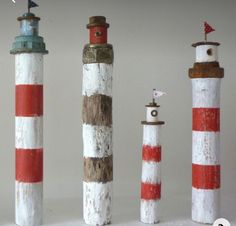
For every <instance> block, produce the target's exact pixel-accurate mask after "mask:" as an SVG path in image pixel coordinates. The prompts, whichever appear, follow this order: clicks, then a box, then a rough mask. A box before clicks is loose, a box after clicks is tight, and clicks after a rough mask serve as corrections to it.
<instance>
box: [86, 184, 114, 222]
mask: <svg viewBox="0 0 236 226" xmlns="http://www.w3.org/2000/svg"><path fill="white" fill-rule="evenodd" d="M83 206H84V208H83V209H84V213H83V215H84V220H85V223H86V224H89V225H105V224H109V223H110V222H111V217H112V182H107V183H104V184H103V183H98V182H83Z"/></svg>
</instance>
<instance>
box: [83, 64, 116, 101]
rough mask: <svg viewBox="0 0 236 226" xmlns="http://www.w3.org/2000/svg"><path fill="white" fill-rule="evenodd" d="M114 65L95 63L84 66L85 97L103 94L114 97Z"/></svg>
mask: <svg viewBox="0 0 236 226" xmlns="http://www.w3.org/2000/svg"><path fill="white" fill-rule="evenodd" d="M112 72H113V65H112V64H105V63H93V64H84V65H83V90H82V92H83V95H84V96H91V95H94V94H98V93H99V94H103V95H106V96H110V97H111V96H112Z"/></svg>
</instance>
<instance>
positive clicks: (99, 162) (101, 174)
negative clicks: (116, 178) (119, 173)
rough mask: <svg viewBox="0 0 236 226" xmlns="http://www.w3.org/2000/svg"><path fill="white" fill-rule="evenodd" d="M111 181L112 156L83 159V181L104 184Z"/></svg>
mask: <svg viewBox="0 0 236 226" xmlns="http://www.w3.org/2000/svg"><path fill="white" fill-rule="evenodd" d="M112 180H113V158H112V155H110V156H109V157H104V158H84V181H86V182H89V181H95V182H102V183H106V182H108V181H112Z"/></svg>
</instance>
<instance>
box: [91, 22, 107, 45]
mask: <svg viewBox="0 0 236 226" xmlns="http://www.w3.org/2000/svg"><path fill="white" fill-rule="evenodd" d="M89 29H90V43H91V44H103V43H107V28H106V27H101V26H99V27H91V28H89Z"/></svg>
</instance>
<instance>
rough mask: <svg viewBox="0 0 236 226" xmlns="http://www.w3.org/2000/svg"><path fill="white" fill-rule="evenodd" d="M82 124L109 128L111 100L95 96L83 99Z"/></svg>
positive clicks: (110, 122)
mask: <svg viewBox="0 0 236 226" xmlns="http://www.w3.org/2000/svg"><path fill="white" fill-rule="evenodd" d="M83 123H85V124H90V125H97V126H111V124H112V98H111V97H108V96H105V95H101V94H95V95H93V96H90V97H87V96H84V97H83Z"/></svg>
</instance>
